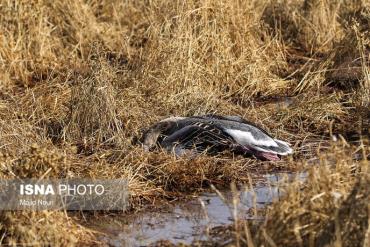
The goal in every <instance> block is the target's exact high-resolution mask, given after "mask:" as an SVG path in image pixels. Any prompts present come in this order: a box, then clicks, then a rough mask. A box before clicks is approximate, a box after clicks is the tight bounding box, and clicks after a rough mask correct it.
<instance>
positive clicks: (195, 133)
mask: <svg viewBox="0 0 370 247" xmlns="http://www.w3.org/2000/svg"><path fill="white" fill-rule="evenodd" d="M231 142H233V139H232V138H231V137H230V136H229V135H227V134H225V133H224V132H223V130H221V129H220V128H218V127H216V126H214V125H212V124H207V123H204V122H193V123H192V124H189V125H187V126H185V127H183V128H181V129H179V130H177V131H175V132H174V133H172V134H171V135H169V136H168V137H166V138H165V139H164V140H163V141H162V142H161V146H163V147H164V148H166V149H172V148H173V147H174V146H175V145H181V146H182V147H183V148H193V147H198V148H207V146H227V145H230V144H231Z"/></svg>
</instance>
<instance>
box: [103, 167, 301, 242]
mask: <svg viewBox="0 0 370 247" xmlns="http://www.w3.org/2000/svg"><path fill="white" fill-rule="evenodd" d="M294 176H295V175H292V174H273V175H266V176H264V177H263V179H262V180H261V181H260V182H259V183H257V184H256V185H255V186H254V187H253V188H252V189H248V190H245V191H241V192H240V193H239V203H238V206H237V208H236V210H237V211H236V212H237V215H238V218H239V219H255V220H260V219H262V217H261V216H259V215H258V214H257V215H256V210H258V209H262V208H264V207H265V206H266V205H267V204H269V203H271V202H273V201H274V200H277V199H278V198H279V197H280V196H281V195H282V190H281V189H280V186H279V183H281V181H282V179H283V178H286V179H292V178H293V177H294ZM305 176H306V174H304V173H303V174H299V175H298V178H299V179H300V180H304V179H305ZM222 195H223V197H224V198H221V197H220V196H218V195H217V193H215V192H214V193H204V194H202V195H201V196H200V197H198V198H196V199H193V200H191V201H188V202H182V203H177V204H175V205H172V206H168V207H166V208H165V209H161V210H160V211H158V212H142V213H140V214H139V215H137V216H135V217H134V218H133V219H131V220H127V218H126V219H119V218H118V219H117V218H115V221H120V220H122V222H124V223H123V224H118V225H115V224H111V223H107V224H106V225H107V226H104V223H102V224H100V225H99V226H98V228H99V230H101V231H103V232H105V233H107V234H108V235H107V236H106V237H104V239H103V240H104V241H105V242H106V243H108V244H109V245H112V246H146V245H149V244H151V243H154V242H156V241H159V240H169V241H171V242H172V243H180V242H182V243H187V244H190V243H191V242H193V241H194V240H206V239H207V237H208V234H207V230H208V229H210V228H212V227H215V226H224V225H228V224H232V223H233V210H235V207H233V206H232V201H233V200H232V198H233V193H232V192H231V191H226V192H222ZM127 221H128V224H127Z"/></svg>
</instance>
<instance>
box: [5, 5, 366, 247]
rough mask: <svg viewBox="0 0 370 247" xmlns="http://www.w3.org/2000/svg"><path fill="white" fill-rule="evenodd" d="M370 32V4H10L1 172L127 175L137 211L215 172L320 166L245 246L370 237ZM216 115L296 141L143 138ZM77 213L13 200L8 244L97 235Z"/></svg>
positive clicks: (226, 177)
mask: <svg viewBox="0 0 370 247" xmlns="http://www.w3.org/2000/svg"><path fill="white" fill-rule="evenodd" d="M369 31H370V3H369V1H367V0H352V1H350V0H341V1H334V0H304V1H303V0H279V1H272V0H271V1H270V0H263V1H258V0H251V1H240V0H228V1H226V0H215V1H208V0H207V1H196V0H187V1H172V0H145V1H129V0H126V1H117V0H109V1H108V0H104V1H94V0H91V1H89V0H86V1H72V0H65V1H61V0H55V1H43V0H39V1H36V0H35V1H22V0H13V1H12V0H9V1H2V2H1V4H0V178H14V177H41V176H43V177H63V178H64V177H69V178H72V177H92V178H117V177H119V178H126V179H127V180H128V181H129V188H130V191H131V198H130V200H131V209H130V211H129V212H128V213H134V212H135V210H137V209H140V208H141V207H142V206H144V205H148V204H150V203H152V202H153V201H154V200H159V199H162V200H166V199H168V198H174V197H178V196H181V195H183V194H184V192H186V193H187V192H194V191H199V190H200V189H201V188H204V187H207V186H209V184H210V183H212V184H216V185H219V186H220V187H222V186H223V187H226V186H228V185H229V184H230V182H232V181H235V182H237V183H243V182H248V181H249V179H248V178H249V177H250V176H252V177H253V176H258V174H259V173H261V172H266V171H281V170H285V171H293V170H297V169H308V170H309V174H310V175H309V179H308V180H307V181H306V183H304V184H302V183H299V182H292V183H291V184H289V185H287V188H289V189H288V190H287V195H286V197H285V199H284V200H282V201H280V202H277V203H276V204H273V206H272V208H271V209H269V212H268V214H267V216H266V223H264V224H263V225H262V226H261V227H260V228H259V230H256V231H257V233H256V234H255V235H253V236H254V237H253V238H251V237H247V236H250V235H249V234H246V235H245V236H244V235H243V234H237V236H239V237H238V238H237V242H236V243H235V244H236V245H247V244H248V245H249V246H253V245H256V246H260V245H264V246H288V245H290V246H309V245H310V244H311V246H315V245H313V244H315V241H318V242H320V243H329V244H332V245H333V246H350V245H349V243H350V242H348V240H347V239H350V237H353V239H355V240H353V241H357V242H356V243H358V246H365V244H367V243H369V241H370V237H369V235H370V233H369V228H368V223H366V224H364V223H363V222H367V221H366V220H368V219H369V211H367V209H366V205H367V206H368V201H369V200H367V203H366V198H368V194H367V193H368V192H369V191H368V189H367V190H366V188H368V187H366V183H368V182H369V175H368V174H369V168H368V167H369V162H368V161H367V159H368V154H369V149H368V142H367V140H366V139H368V138H369V119H370V111H369V102H370V68H369V64H370V38H369V37H370V34H369ZM206 113H217V114H227V115H240V116H243V117H245V118H247V119H249V120H250V121H253V122H255V123H257V124H258V125H260V126H262V127H263V128H265V129H266V130H268V131H269V132H270V133H272V135H274V136H277V137H279V138H282V139H284V140H287V141H289V142H290V143H292V145H293V146H294V149H295V151H296V152H295V154H294V155H293V157H289V158H286V159H284V160H283V161H281V162H278V163H268V162H260V161H256V160H253V159H247V158H243V157H234V156H233V155H231V154H224V155H220V156H214V157H210V156H206V155H202V156H200V157H198V158H195V159H190V160H189V159H186V158H180V159H176V158H174V157H173V156H172V155H170V154H166V153H164V152H160V151H158V152H153V153H145V152H143V150H142V149H141V147H140V146H137V145H133V144H132V140H133V138H134V137H135V136H137V135H138V134H139V133H140V132H141V130H143V129H145V128H146V127H148V126H149V125H150V124H152V123H154V122H155V121H158V120H160V119H162V118H164V117H168V116H173V115H180V116H181V115H183V116H189V115H195V114H206ZM332 135H335V136H337V137H338V139H339V140H338V141H337V143H336V144H331V143H330V140H331V139H332ZM344 139H347V140H354V139H357V140H362V142H355V143H352V142H349V144H348V143H346V142H343V140H344ZM318 150H320V151H318ZM356 188H357V189H356ZM356 191H359V192H356ZM332 192H333V193H334V192H336V193H338V194H340V195H341V196H340V197H339V199H338V200H334V199H335V198H336V197H335V196H334V197H333V196H332V195H333V193H332ZM356 193H357V194H356ZM335 195H336V194H335ZM358 195H362V197H361V196H358ZM366 196H367V197H366ZM359 197H361V198H362V199H361V200H362V201H361V200H359V203H357V204H356V203H355V202H356V201H357V199H356V198H359ZM333 198H334V199H333ZM351 198H352V199H351ZM353 198H355V199H353ZM364 198H365V199H364ZM361 202H362V204H361ZM349 204H350V205H352V204H353V205H354V206H353V207H350V208H355V209H356V210H357V209H358V210H359V211H358V212H360V213H352V211H351V212H350V213H346V212H347V211H348V210H347V211H346V208H348V207H349V206H348V205H349ZM356 205H359V206H358V207H356ZM369 210H370V209H369ZM341 212H342V214H341ZM343 212H344V213H343ZM338 215H347V216H343V217H339V216H338ZM356 216H359V217H356ZM80 220H81V219H79V216H76V215H70V214H68V213H64V212H46V211H45V212H44V211H43V212H20V211H18V212H1V217H0V243H2V244H8V245H11V246H15V245H17V244H18V245H19V244H20V245H35V246H37V245H49V244H50V245H58V246H69V245H78V244H91V245H93V244H99V243H98V242H96V241H98V240H96V238H95V236H96V234H94V232H93V231H92V230H91V229H89V228H87V227H84V226H81V225H80V223H79V222H80ZM356 220H358V222H359V223H358V222H357V221H356ZM342 221H343V222H344V223H343V222H342ZM346 222H357V223H356V224H355V225H358V226H360V228H358V229H360V230H361V231H359V230H358V229H357V230H356V231H357V232H361V233H359V234H358V235H356V234H350V235H349V233H351V231H353V232H356V231H354V230H353V229H352V228H350V224H346ZM342 225H345V227H342V228H340V227H339V226H342ZM346 227H348V228H346ZM237 228H239V227H237ZM242 229H243V232H244V233H245V232H247V233H248V231H244V230H248V229H247V228H246V227H242ZM237 230H238V229H237ZM239 230H240V229H239ZM366 231H367V232H366ZM236 232H238V231H236ZM333 232H334V233H333ZM362 232H363V234H362ZM361 234H362V235H361ZM327 236H329V238H328V237H327ZM346 241H347V242H346ZM366 241H367V242H366ZM316 243H317V242H316ZM338 244H342V245H338ZM323 246H324V245H323Z"/></svg>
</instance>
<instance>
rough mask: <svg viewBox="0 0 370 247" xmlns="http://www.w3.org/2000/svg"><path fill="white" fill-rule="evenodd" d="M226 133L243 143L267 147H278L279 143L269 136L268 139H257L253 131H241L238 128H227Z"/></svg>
mask: <svg viewBox="0 0 370 247" xmlns="http://www.w3.org/2000/svg"><path fill="white" fill-rule="evenodd" d="M225 132H226V133H228V134H229V135H230V136H231V137H232V138H234V140H235V141H237V142H238V143H240V144H242V145H246V144H249V145H250V144H252V145H257V146H267V147H278V144H277V143H276V142H275V141H274V139H272V138H270V137H268V136H267V138H266V139H256V138H255V137H254V136H253V135H252V133H251V132H248V131H241V130H236V129H226V130H225Z"/></svg>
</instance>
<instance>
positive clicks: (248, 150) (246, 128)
mask: <svg viewBox="0 0 370 247" xmlns="http://www.w3.org/2000/svg"><path fill="white" fill-rule="evenodd" d="M140 142H141V143H142V145H143V147H144V150H145V151H151V150H153V149H154V148H155V147H157V146H160V147H162V148H164V149H165V150H167V151H170V152H174V153H175V154H176V155H177V156H181V155H186V154H189V153H190V154H198V153H201V152H207V153H219V152H222V151H224V150H230V151H232V152H237V153H241V154H243V155H252V156H255V157H256V158H258V159H262V160H273V161H275V160H280V158H279V156H282V155H288V154H291V153H293V150H292V148H290V144H289V143H287V142H285V141H282V140H278V139H274V138H273V137H272V136H271V135H269V134H268V133H267V132H266V131H265V130H263V129H261V128H259V127H257V126H256V125H254V124H252V123H250V122H248V121H247V120H245V119H243V118H241V117H239V116H219V115H203V116H192V117H170V118H166V119H164V120H162V121H160V122H158V123H156V124H154V125H153V126H151V127H150V128H149V129H148V130H147V131H145V132H144V134H143V135H142V137H141V139H140Z"/></svg>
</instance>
